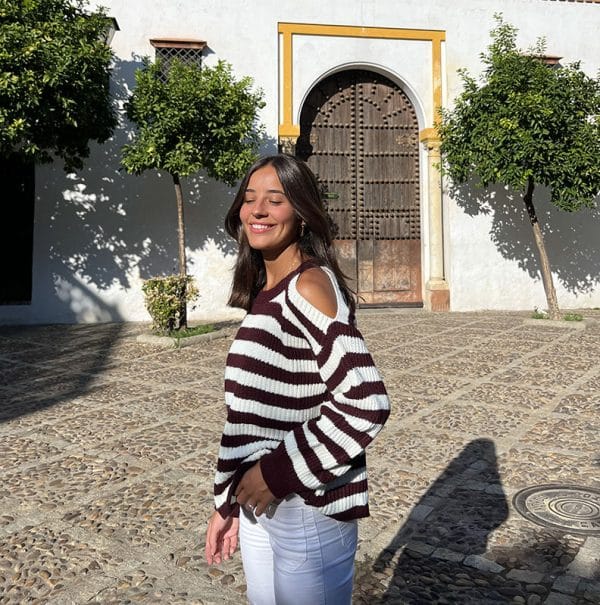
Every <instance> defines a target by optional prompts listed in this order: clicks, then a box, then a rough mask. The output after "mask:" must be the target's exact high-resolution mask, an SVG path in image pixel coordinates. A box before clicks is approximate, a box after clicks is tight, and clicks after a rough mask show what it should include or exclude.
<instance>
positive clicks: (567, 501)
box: [513, 484, 600, 536]
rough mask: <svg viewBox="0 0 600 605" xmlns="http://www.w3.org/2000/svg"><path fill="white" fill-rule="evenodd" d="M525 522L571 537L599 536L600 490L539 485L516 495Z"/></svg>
mask: <svg viewBox="0 0 600 605" xmlns="http://www.w3.org/2000/svg"><path fill="white" fill-rule="evenodd" d="M513 504H514V505H515V508H516V509H517V510H518V511H519V513H521V515H523V516H524V517H525V518H526V519H529V520H530V521H533V522H534V523H537V524H538V525H543V526H545V527H555V528H558V529H562V530H565V531H566V532H569V533H574V534H585V535H588V536H589V535H600V490H598V489H594V488H591V487H579V486H573V485H557V484H550V485H538V486H537V487H528V488H526V489H523V490H521V491H520V492H517V493H516V494H515V497H514V499H513Z"/></svg>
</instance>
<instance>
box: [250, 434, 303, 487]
mask: <svg viewBox="0 0 600 605" xmlns="http://www.w3.org/2000/svg"><path fill="white" fill-rule="evenodd" d="M260 470H261V472H262V476H263V479H264V480H265V483H266V484H267V486H268V488H269V489H270V490H271V493H272V494H273V495H274V496H275V497H276V498H285V497H286V496H289V495H290V494H293V493H297V492H299V491H302V490H303V489H306V488H305V486H304V485H302V483H300V481H298V479H297V478H296V473H294V470H293V468H292V463H291V460H290V458H289V456H288V455H287V454H286V453H285V451H283V450H282V448H281V446H279V447H278V448H277V449H275V450H274V451H272V452H271V453H269V454H266V455H265V456H263V457H262V458H261V459H260Z"/></svg>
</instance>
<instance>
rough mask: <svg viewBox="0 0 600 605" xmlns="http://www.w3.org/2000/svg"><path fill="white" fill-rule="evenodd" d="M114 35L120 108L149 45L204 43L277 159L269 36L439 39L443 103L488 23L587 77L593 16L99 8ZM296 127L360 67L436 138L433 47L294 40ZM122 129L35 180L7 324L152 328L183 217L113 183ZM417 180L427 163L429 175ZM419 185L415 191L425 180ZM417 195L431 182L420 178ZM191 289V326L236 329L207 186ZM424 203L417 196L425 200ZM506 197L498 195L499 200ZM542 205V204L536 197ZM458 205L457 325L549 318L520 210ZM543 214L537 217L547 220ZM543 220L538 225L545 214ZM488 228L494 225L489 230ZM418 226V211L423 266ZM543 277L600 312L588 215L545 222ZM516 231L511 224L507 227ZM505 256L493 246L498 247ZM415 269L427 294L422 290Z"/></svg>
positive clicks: (198, 215)
mask: <svg viewBox="0 0 600 605" xmlns="http://www.w3.org/2000/svg"><path fill="white" fill-rule="evenodd" d="M98 4H102V5H104V6H106V7H107V9H108V11H109V13H110V14H111V15H112V16H114V17H115V18H116V19H117V21H118V23H119V26H120V31H118V32H117V33H116V35H115V37H114V39H113V43H112V45H113V49H114V52H115V55H116V63H115V69H114V78H113V80H114V82H113V84H114V94H115V98H116V103H117V104H118V106H119V107H121V106H122V103H123V100H124V99H125V98H126V95H127V93H128V92H129V91H130V90H131V88H132V87H133V84H134V71H135V69H136V68H137V67H139V66H140V60H141V56H143V55H151V56H152V55H153V48H152V47H151V45H150V43H149V39H150V38H165V37H174V38H196V39H204V40H207V42H208V46H209V49H210V50H209V52H208V54H207V57H206V63H207V64H211V63H214V62H215V61H216V60H218V59H225V60H227V61H229V62H230V63H231V64H232V66H233V68H234V71H235V72H236V73H237V74H238V75H240V76H242V75H251V76H252V77H253V78H254V79H255V82H256V85H257V86H258V87H260V88H262V89H263V91H264V95H265V100H266V103H267V105H266V107H265V109H264V110H263V112H262V115H261V119H262V121H263V122H264V124H265V125H266V128H267V133H268V136H269V137H270V142H269V143H268V144H267V145H266V146H265V149H264V150H263V151H264V152H266V153H272V152H274V151H275V150H276V140H277V124H278V115H279V82H278V75H279V69H280V68H279V62H278V35H277V23H278V22H301V23H315V24H327V25H360V26H380V27H398V28H417V29H438V30H444V31H445V32H446V44H445V52H444V57H445V65H444V73H445V78H446V80H445V82H444V85H445V89H444V99H445V100H446V102H447V103H449V104H451V103H452V99H453V98H454V97H455V96H456V94H457V93H458V92H460V80H459V79H458V78H457V76H456V69H457V68H459V67H467V68H468V69H469V70H470V71H471V72H472V73H474V74H476V73H478V71H479V70H480V68H481V65H480V59H479V54H480V52H481V51H483V50H484V49H485V47H486V46H487V44H488V43H489V31H490V29H491V28H492V27H493V25H494V21H493V13H494V12H495V11H501V12H502V13H503V15H504V17H505V19H506V20H507V21H508V22H510V23H512V24H514V25H515V26H516V27H517V28H518V29H519V32H520V34H519V44H520V45H521V46H523V47H527V46H529V45H531V44H533V43H534V41H535V40H536V38H537V37H538V36H540V35H544V36H546V38H547V41H548V54H555V55H559V56H562V57H564V59H563V60H564V61H565V62H566V61H571V60H575V59H580V60H581V61H582V67H583V69H585V70H586V71H587V72H588V73H589V74H591V75H593V74H595V73H596V71H597V70H598V68H599V67H600V40H599V38H598V36H597V32H598V29H599V25H600V6H599V5H595V4H582V3H571V2H569V3H567V2H556V1H552V2H550V1H545V0H500V1H498V2H493V3H492V2H489V0H455V1H454V2H452V4H451V6H450V5H449V4H448V2H447V1H446V0H403V1H398V0H353V1H351V2H348V0H330V1H329V2H322V0H303V2H296V1H294V0H258V1H252V2H251V1H249V0H230V1H228V2H223V1H217V0H205V1H204V2H195V1H193V0H177V1H176V2H158V1H156V0H104V1H102V2H98ZM294 53H295V55H294V57H295V60H294V64H295V71H294V78H295V82H294V84H295V86H294V98H293V102H294V116H295V117H296V116H298V115H299V112H300V110H301V103H302V100H303V99H304V98H305V96H306V95H307V94H308V92H309V90H310V88H311V86H313V85H314V83H315V82H317V81H318V80H319V79H321V78H322V77H323V76H325V75H326V74H327V73H330V72H331V71H335V70H338V69H340V68H341V67H343V66H348V65H353V66H361V67H368V66H371V67H373V68H374V69H376V70H378V71H381V72H382V73H384V74H386V75H388V77H392V78H393V79H394V80H395V81H397V82H399V83H402V84H403V85H404V86H405V87H406V91H407V93H408V94H409V96H410V98H411V99H412V100H413V102H414V103H415V108H416V110H417V115H418V117H419V121H420V126H421V127H422V128H426V127H430V126H431V122H432V118H433V116H432V111H433V110H432V106H431V81H430V74H431V53H430V50H429V45H428V43H425V42H406V41H393V40H390V41H383V40H362V39H361V40H358V39H350V38H344V39H341V38H340V39H334V38H324V37H307V36H300V37H297V38H295V41H294ZM126 141H127V125H126V124H122V127H121V128H120V129H119V130H118V131H117V132H116V133H115V135H114V138H113V140H111V141H110V142H108V143H107V144H105V145H102V146H96V147H95V148H94V149H93V152H92V157H91V158H90V160H89V162H87V163H86V167H85V169H84V170H83V171H81V173H78V174H77V175H65V174H64V172H63V170H62V167H61V165H60V164H59V163H56V164H54V165H51V166H43V167H40V168H38V169H37V170H36V215H35V233H34V275H33V278H34V289H33V301H32V304H31V305H28V306H0V323H54V322H68V323H70V322H97V321H120V320H133V321H137V320H148V319H149V317H148V315H147V313H146V311H145V309H144V305H143V299H142V294H141V284H142V281H143V280H144V279H146V278H148V277H150V276H153V275H159V274H165V273H169V272H172V270H173V268H174V266H175V258H176V254H177V239H176V238H177V232H176V213H175V202H174V195H173V190H172V185H171V183H170V179H169V176H168V175H160V174H150V173H148V174H145V175H144V176H142V177H133V176H130V175H127V174H125V173H124V172H123V171H121V170H120V169H119V150H120V147H121V146H122V145H123V144H124V143H125V142H126ZM425 166H426V162H425V156H423V160H422V171H424V168H425ZM424 176H425V175H424V172H423V177H424ZM423 182H424V183H426V178H423ZM184 189H185V193H186V199H187V204H186V224H187V237H188V240H187V245H188V254H189V261H190V262H189V269H190V273H191V274H192V275H194V276H195V278H196V280H197V282H198V285H199V288H200V292H201V297H200V300H199V302H198V304H197V306H196V308H195V309H194V310H192V312H191V314H190V317H191V319H221V318H230V317H239V316H240V312H239V311H236V310H232V309H228V308H227V307H226V300H227V296H228V293H229V287H230V281H231V272H230V269H231V266H232V263H233V261H234V254H235V247H234V245H233V242H232V241H231V240H230V239H229V238H228V237H227V236H226V235H225V234H224V232H223V228H222V222H223V217H224V215H225V212H226V211H227V208H228V206H229V204H230V203H231V200H232V197H233V193H234V192H233V191H232V190H231V189H229V188H227V187H225V186H223V185H220V184H218V183H214V182H210V181H207V180H206V179H204V178H203V177H202V176H201V175H200V176H198V177H197V178H194V179H188V180H187V181H186V182H185V183H184ZM423 195H426V191H425V189H423ZM498 195H501V192H499V193H498ZM543 195H545V196H546V198H547V194H546V193H543ZM464 206H465V204H464V203H461V202H460V196H458V195H457V194H453V193H452V192H451V191H450V190H449V189H448V188H446V190H445V194H444V225H445V228H446V232H445V264H446V270H447V277H448V280H449V283H450V288H451V307H452V309H453V310H455V311H465V310H473V309H532V308H533V307H534V306H539V307H544V306H545V299H544V294H543V288H542V285H541V282H540V281H539V279H538V278H537V277H536V275H537V263H536V261H535V260H534V259H533V257H532V252H531V249H532V243H531V242H532V240H531V235H530V230H529V228H528V226H527V224H526V222H524V221H523V220H522V219H523V216H522V212H521V210H520V206H518V205H515V206H513V207H514V208H516V213H515V214H514V215H511V214H510V213H509V214H508V215H505V214H498V213H496V214H489V215H482V214H479V215H476V216H470V215H469V214H468V212H467V211H465V207H464ZM548 207H549V206H548V205H545V206H544V205H542V204H541V203H540V210H543V209H544V208H548ZM542 214H544V211H543V212H542ZM494 217H496V218H495V219H494ZM427 218H428V217H427V212H426V208H424V210H423V219H424V222H423V236H424V238H423V241H424V252H425V253H426V252H427V245H428V243H427ZM544 218H547V219H548V220H549V229H550V233H549V235H548V239H549V243H550V254H551V261H552V262H553V266H554V267H555V278H556V286H557V290H558V296H559V301H560V303H561V305H562V306H563V307H565V308H568V307H582V306H600V267H599V265H600V263H599V262H598V261H597V259H598V257H599V256H600V254H599V253H600V243H599V240H600V238H599V237H598V232H599V227H600V217H599V215H598V213H593V212H591V211H587V212H582V213H579V214H577V215H565V214H561V213H558V212H555V211H550V212H549V213H548V216H547V217H546V216H545V217H544ZM513 219H514V220H513ZM494 238H496V240H498V241H495V239H494ZM426 259H427V255H426V254H425V255H424V273H423V277H424V280H425V279H426V276H427V260H426Z"/></svg>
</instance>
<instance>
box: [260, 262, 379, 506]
mask: <svg viewBox="0 0 600 605" xmlns="http://www.w3.org/2000/svg"><path fill="white" fill-rule="evenodd" d="M328 275H329V277H330V279H331V281H332V283H333V284H334V288H335V289H336V294H337V299H338V313H337V315H336V317H335V318H333V319H332V318H330V317H328V316H326V315H325V314H323V313H321V312H320V311H319V310H318V309H316V308H315V307H314V306H312V305H311V304H310V303H309V302H308V301H307V300H306V299H305V298H303V297H302V295H301V294H300V293H299V292H298V291H297V289H296V282H297V278H296V279H294V280H292V282H290V285H289V287H288V290H287V296H286V303H287V304H286V305H285V307H284V310H283V312H284V316H285V318H286V319H287V320H288V321H290V323H292V324H293V325H295V326H296V327H297V328H298V330H299V331H300V332H301V333H302V334H303V335H304V336H305V338H306V339H307V341H308V342H309V343H310V347H311V349H312V351H313V353H314V355H315V358H316V361H317V365H318V368H319V373H320V375H321V378H322V380H323V382H324V384H325V385H326V386H327V390H328V393H329V396H328V400H327V401H326V402H325V403H324V404H323V405H321V409H320V414H319V415H318V416H317V417H315V418H312V419H311V420H308V421H306V422H304V423H303V424H301V425H299V426H297V427H296V428H294V429H293V430H291V431H290V432H288V433H287V435H286V436H285V438H284V440H283V441H282V442H281V443H280V444H279V445H278V447H277V448H276V449H274V450H273V451H271V452H270V453H268V454H266V455H265V456H263V457H262V458H261V461H260V465H261V470H262V473H263V477H264V479H265V482H266V483H267V485H268V487H269V489H270V490H271V492H272V493H273V494H274V495H275V497H277V498H283V497H285V496H287V495H288V494H291V493H302V492H303V491H305V490H326V489H327V484H330V483H331V482H332V481H334V480H335V479H337V478H338V477H340V476H342V475H344V473H346V472H348V471H350V470H351V468H352V461H353V460H354V459H355V458H357V457H358V456H360V455H362V454H363V453H364V450H365V448H366V446H367V445H368V444H369V443H370V442H371V441H372V440H373V438H374V437H375V435H376V434H377V433H378V432H379V431H380V430H381V428H382V427H383V425H384V423H385V421H386V420H387V417H388V415H389V408H390V406H389V399H388V397H387V393H386V390H385V386H384V384H383V382H382V380H381V377H380V375H379V373H378V371H377V369H376V367H375V364H374V363H373V359H372V357H371V355H370V353H369V352H368V350H367V347H366V345H365V342H364V340H363V337H362V335H361V334H360V332H359V331H358V329H357V328H356V327H355V326H354V325H353V323H352V322H351V321H349V312H348V307H347V306H346V304H345V302H344V301H343V298H342V296H341V292H340V290H339V288H338V286H337V282H336V281H335V279H334V278H333V276H332V274H330V273H328Z"/></svg>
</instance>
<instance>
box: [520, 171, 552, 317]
mask: <svg viewBox="0 0 600 605" xmlns="http://www.w3.org/2000/svg"><path fill="white" fill-rule="evenodd" d="M534 187H535V185H534V182H533V179H532V178H531V177H529V180H528V182H527V191H526V192H525V195H524V196H523V201H524V202H525V208H527V214H528V215H529V222H530V223H531V228H532V229H533V237H534V239H535V245H536V246H537V249H538V253H539V256H540V266H541V269H542V281H543V283H544V291H545V292H546V302H547V303H548V315H549V316H550V319H560V311H559V308H558V300H557V298H556V290H555V289H554V282H553V280H552V272H551V271H550V262H549V260H548V253H547V252H546V244H545V243H544V235H543V233H542V230H541V229H540V223H539V221H538V218H537V214H536V212H535V208H534V206H533V189H534Z"/></svg>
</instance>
